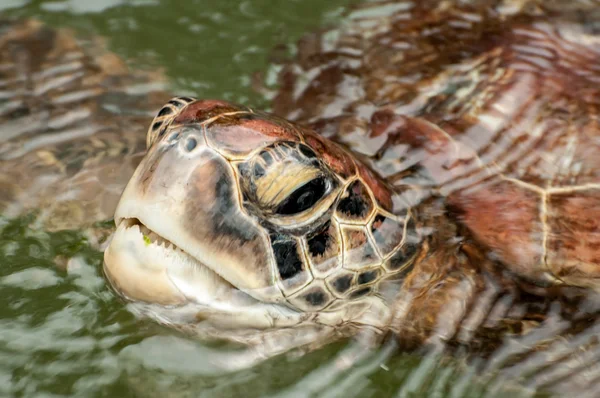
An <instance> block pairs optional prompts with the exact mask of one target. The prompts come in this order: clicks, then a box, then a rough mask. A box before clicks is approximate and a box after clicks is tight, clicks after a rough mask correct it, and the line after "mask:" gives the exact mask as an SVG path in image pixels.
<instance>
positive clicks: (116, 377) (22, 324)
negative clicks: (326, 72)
mask: <svg viewBox="0 0 600 398" xmlns="http://www.w3.org/2000/svg"><path fill="white" fill-rule="evenodd" d="M349 2H350V0H327V1H323V0H286V1H285V2H283V1H280V2H274V1H272V0H252V1H250V0H246V1H240V0H220V1H216V0H185V1H184V0H178V1H175V0H173V1H168V0H67V1H39V0H35V1H27V0H1V1H0V13H3V14H9V15H14V16H21V17H37V18H39V19H41V20H43V21H44V22H46V23H48V24H50V25H53V26H68V27H72V28H74V29H75V31H77V34H81V35H101V36H103V37H105V38H106V39H107V42H108V45H109V48H110V49H111V50H113V51H115V52H116V53H118V54H119V55H121V56H122V57H123V58H125V59H126V60H127V61H128V62H129V63H130V64H131V65H133V66H135V67H139V68H144V69H156V68H161V69H163V70H164V71H165V72H166V74H167V76H168V77H169V78H170V81H171V84H172V89H173V91H174V92H178V93H193V94H195V95H197V96H199V97H218V98H225V99H229V100H234V101H237V102H241V103H252V104H254V105H257V104H263V105H264V104H267V101H266V100H265V99H264V98H263V97H262V96H261V95H260V94H258V93H256V92H255V91H254V90H253V89H252V79H253V74H254V73H256V72H262V73H263V74H264V75H265V76H266V77H269V76H272V75H273V70H271V69H270V68H269V57H271V56H275V55H277V54H281V53H286V52H288V51H289V50H290V48H291V47H290V45H291V44H292V43H294V42H295V41H296V40H297V39H298V38H299V37H300V36H301V34H302V33H304V32H308V31H310V30H312V29H315V28H316V27H318V26H322V25H324V24H329V23H335V22H336V21H337V20H338V19H339V18H340V15H341V14H342V12H343V10H344V7H345V6H346V5H347V4H348V3H349ZM274 49H276V50H275V51H274ZM271 80H272V79H271ZM30 221H31V220H30V219H28V218H27V217H25V218H21V219H18V220H6V219H1V218H0V228H1V230H0V397H5V396H6V397H12V396H17V397H67V396H76V397H130V396H140V397H262V396H286V397H297V396H330V397H337V396H345V397H377V396H384V397H385V396H392V395H394V396H396V395H397V396H402V397H410V396H421V395H422V393H423V391H425V390H426V391H428V393H429V395H430V396H477V395H479V394H481V391H480V387H481V386H480V385H477V384H474V383H471V382H470V380H471V379H470V377H469V374H468V373H461V372H455V371H454V370H453V369H454V368H451V367H445V366H443V365H440V364H439V363H437V362H435V361H429V362H428V361H426V360H425V361H423V360H419V359H417V358H416V357H411V356H402V355H396V356H394V357H393V358H391V359H386V358H387V357H386V351H385V350H381V351H379V352H375V353H373V354H372V356H370V357H368V358H365V359H363V360H361V361H360V362H359V363H358V364H357V365H356V366H354V367H352V368H350V369H346V370H343V369H340V366H339V362H337V361H336V360H335V358H336V356H337V355H339V354H340V353H341V352H342V351H344V350H346V349H347V348H348V345H347V344H346V343H344V342H342V343H339V344H335V345H331V346H329V347H326V348H325V349H322V350H319V351H316V352H313V353H311V354H308V355H305V356H301V357H297V356H291V355H283V356H280V357H278V358H274V359H272V360H269V361H266V362H264V363H262V364H260V365H258V366H254V367H251V368H249V369H247V370H243V371H238V372H234V373H223V372H220V371H219V369H216V368H215V367H213V366H212V365H211V364H212V363H213V361H212V360H213V359H214V358H215V357H218V356H219V355H220V354H221V352H222V350H223V347H214V346H207V345H203V344H202V343H201V342H197V341H192V340H189V339H186V338H185V337H183V336H182V335H180V334H178V333H177V332H176V331H173V330H169V329H166V328H162V327H160V326H158V325H156V324H155V323H153V322H150V321H144V320H140V319H137V318H135V317H134V316H133V315H132V314H131V313H130V312H129V311H128V310H127V308H126V306H125V305H124V304H123V302H121V301H120V300H118V299H116V298H115V297H114V296H113V294H112V293H111V292H110V291H109V290H108V289H107V287H106V285H105V282H104V279H103V278H102V274H101V271H100V269H101V262H102V254H101V253H98V252H95V251H93V250H91V249H90V248H89V246H88V245H87V242H86V240H85V238H84V237H83V235H82V234H81V233H79V232H76V231H67V232H55V233H48V232H46V231H43V230H39V229H35V228H33V227H31V225H30ZM68 258H70V260H69V261H67V260H66V259H68ZM56 262H58V263H59V264H62V267H58V268H57V267H56V265H55V263H56ZM454 380H455V381H454ZM448 381H451V382H450V383H448ZM449 385H450V386H452V388H450V387H448V386H449ZM423 386H426V387H423ZM423 388H425V390H422V389H423ZM512 396H514V394H513V395H512Z"/></svg>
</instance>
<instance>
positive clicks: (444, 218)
mask: <svg viewBox="0 0 600 398" xmlns="http://www.w3.org/2000/svg"><path fill="white" fill-rule="evenodd" d="M594 5H595V4H594V2H593V1H578V2H566V1H565V2H560V1H547V2H541V1H539V2H538V1H534V0H531V1H528V0H505V1H500V0H481V1H433V0H424V1H418V2H417V1H402V2H394V1H380V2H368V3H366V4H364V5H361V6H358V7H356V8H355V9H354V11H353V12H352V13H351V15H350V16H349V17H348V18H347V23H345V25H344V26H343V27H342V28H340V29H335V30H326V31H323V32H319V33H315V34H312V35H308V36H306V37H305V38H304V39H303V40H302V41H301V42H300V43H299V48H298V54H297V56H296V58H295V59H294V60H293V61H291V62H288V63H286V64H284V65H283V67H282V70H281V73H280V75H279V76H280V88H279V89H278V91H277V95H276V97H275V99H274V101H273V113H274V114H270V113H264V112H260V111H258V110H254V109H251V108H248V107H246V106H240V105H234V104H230V103H227V102H224V101H220V100H197V99H195V98H191V97H176V98H173V99H172V100H170V101H168V102H167V103H166V104H165V105H164V106H163V107H162V108H161V109H160V110H159V111H158V114H157V115H156V117H155V119H154V120H153V121H152V122H151V123H150V128H149V130H148V133H147V135H146V137H144V134H143V133H142V131H141V127H140V126H141V124H142V123H147V120H148V119H150V118H151V116H148V114H149V109H153V108H156V109H158V108H160V105H158V104H159V103H160V104H161V105H162V104H163V103H164V102H166V101H167V98H165V95H166V94H165V93H164V92H163V90H162V89H161V86H160V84H159V85H158V87H157V86H155V85H153V84H150V85H149V84H148V83H152V82H155V81H157V80H159V81H160V78H157V77H156V75H152V74H147V73H141V72H131V71H127V70H126V69H125V68H124V65H122V64H121V63H120V62H117V61H118V60H117V59H115V58H114V57H110V56H109V57H108V58H104V56H103V57H94V48H95V47H94V46H84V47H81V46H80V45H78V44H76V43H75V41H74V40H73V39H72V38H70V36H68V35H60V34H57V35H55V34H50V33H51V32H54V31H52V30H46V28H44V27H42V26H40V25H39V24H37V23H34V22H26V23H18V22H15V21H6V22H5V21H3V22H2V23H0V28H2V30H1V31H0V60H1V61H2V63H1V64H0V73H1V75H0V77H2V80H0V83H2V89H3V90H5V91H3V92H6V95H4V96H2V97H1V98H0V100H1V101H2V102H0V106H1V107H0V118H1V121H2V123H3V126H4V130H3V134H4V135H3V137H2V138H3V141H2V147H0V157H1V160H2V171H3V173H2V175H0V184H2V189H1V190H0V195H1V196H0V199H1V200H2V205H3V212H4V214H7V215H11V216H12V215H17V214H19V213H21V212H23V211H26V210H29V209H32V208H33V209H34V208H41V209H42V212H41V213H42V216H43V217H42V218H43V219H44V220H45V221H46V222H48V223H49V225H50V227H51V228H64V227H65V226H66V227H72V226H77V225H80V224H81V223H82V220H86V221H90V222H91V221H96V220H100V219H104V218H107V214H109V213H110V212H111V211H112V210H114V209H113V208H114V206H116V203H115V202H116V201H115V196H117V195H118V194H119V193H120V192H121V189H122V186H123V184H124V181H125V180H127V179H129V177H130V176H131V173H132V172H133V168H134V167H136V166H137V163H138V162H139V160H140V158H141V156H142V150H143V148H142V144H141V143H142V142H143V141H144V138H146V139H145V141H146V144H147V146H148V152H147V154H146V155H145V157H144V158H143V160H142V161H141V164H140V165H139V166H138V167H137V170H136V171H135V173H134V174H133V177H132V178H131V181H130V182H129V184H128V186H127V188H126V189H125V191H124V192H123V195H122V197H121V200H120V203H119V205H118V208H117V210H116V217H115V221H116V224H117V229H116V232H115V234H114V236H113V237H112V240H111V242H110V245H109V246H108V248H107V250H106V252H105V270H106V275H107V279H108V280H109V282H110V283H111V284H112V285H113V287H114V288H115V290H116V291H117V292H118V293H120V294H122V295H123V296H124V297H126V298H128V299H130V300H132V301H133V304H132V306H131V308H132V309H134V310H138V311H141V312H143V313H145V314H147V315H149V316H152V317H154V318H156V319H157V320H158V321H159V322H162V323H166V324H171V325H175V326H177V327H179V328H182V329H186V330H189V331H192V332H195V333H199V334H202V335H204V336H209V337H217V338H225V339H230V340H234V341H237V342H241V343H244V344H248V345H253V346H254V347H257V352H259V356H262V357H268V356H271V355H274V354H277V353H280V352H284V351H286V350H289V349H291V348H294V347H308V348H312V347H317V346H320V345H322V344H325V343H327V342H329V341H332V340H334V339H337V338H340V337H343V336H351V335H357V334H360V335H361V336H366V337H368V338H369V340H368V342H374V341H377V340H380V339H383V338H386V337H392V338H393V340H395V341H397V342H398V343H400V344H401V345H402V346H404V347H406V348H413V347H421V346H423V345H425V344H432V345H434V346H448V345H451V346H459V347H461V348H462V347H466V348H469V349H472V350H479V351H494V350H495V349H496V348H498V347H500V348H501V350H498V351H494V352H495V353H496V354H498V355H497V356H496V357H494V358H495V361H490V363H492V364H498V363H501V364H503V365H504V364H506V363H508V362H510V361H509V360H508V358H512V357H511V356H513V355H516V356H519V358H520V359H522V357H523V356H525V354H527V355H531V357H530V358H532V360H531V361H529V362H528V361H526V360H523V361H520V363H522V364H523V365H524V366H525V369H527V370H529V371H530V373H535V372H533V371H531V370H532V369H537V368H535V367H534V366H538V365H539V366H540V367H542V365H541V364H543V366H546V365H547V364H548V363H551V362H552V361H554V362H556V359H557V358H558V359H561V360H566V359H565V358H568V356H569V355H573V357H572V358H575V360H578V359H579V357H578V356H577V355H579V354H582V355H585V353H584V352H583V351H584V350H581V347H588V346H591V345H594V344H596V342H595V338H596V336H597V333H598V330H599V328H598V326H597V325H596V321H597V320H598V318H599V317H598V300H597V291H598V279H597V276H598V275H597V272H598V271H597V270H598V266H599V265H600V259H599V257H598V253H599V252H598V250H599V249H598V231H599V226H598V219H599V215H600V214H599V213H600V176H599V171H598V170H599V167H598V166H599V164H598V163H599V162H600V156H599V155H600V132H599V131H600V130H599V128H598V106H600V105H599V103H598V101H599V100H598V98H599V97H600V96H599V91H600V90H599V89H598V83H599V82H600V68H599V67H598V62H597V61H598V59H599V58H600V40H599V37H598V35H597V31H598V26H599V25H598V21H599V20H600V18H598V17H597V16H596V15H595V8H594ZM82 48H85V51H84V50H83V49H82ZM40 49H42V50H43V51H40ZM102 54H105V53H102ZM103 59H106V60H108V61H110V62H102V60H103ZM159 83H160V82H159ZM6 87H8V88H6ZM15 87H16V88H15ZM75 104H76V105H75ZM154 112H156V111H154ZM153 114H154V113H153ZM276 115H278V116H276ZM7 125H8V126H9V127H10V128H6V126H7ZM90 126H92V127H93V128H91V127H90ZM32 127H33V128H32ZM6 131H8V132H9V134H8V135H6ZM49 171H50V172H49ZM48 174H50V178H48ZM25 177H27V178H25ZM40 186H41V187H42V190H41V191H34V189H37V188H39V187H40ZM91 188H94V189H95V190H92V189H91ZM81 199H83V200H81ZM573 335H574V336H576V337H577V338H576V339H572V338H571V336H573ZM521 336H523V337H524V340H518V338H519V337H521ZM509 337H511V338H512V337H514V338H516V339H517V341H518V342H519V343H520V344H516V345H511V344H503V341H504V339H507V338H509ZM372 338H375V340H373V339H372ZM511 341H514V340H511ZM448 343H450V344H448ZM555 343H557V344H558V343H560V344H562V343H564V345H554V344H555ZM538 350H542V351H543V350H545V351H543V352H548V353H550V354H552V355H554V356H551V357H550V359H551V360H548V361H543V360H539V357H536V356H535V354H537V351H538ZM592 353H595V352H592ZM569 358H570V357H569ZM586 358H587V360H588V361H589V360H590V359H589V358H588V357H586ZM593 358H594V357H592V359H593ZM552 359H553V360H552ZM536 360H537V361H536ZM583 363H584V366H587V365H586V362H583ZM534 364H535V365H534ZM527 366H529V367H527ZM516 369H517V370H522V369H523V367H519V368H516ZM569 369H570V370H571V371H572V372H573V373H570V375H573V374H575V373H576V375H577V376H582V377H583V376H587V375H589V373H585V372H583V371H577V370H578V369H579V368H577V366H573V367H570V368H569ZM517 370H514V369H513V373H517ZM586 371H591V372H592V377H588V378H586V379H585V380H584V381H585V382H586V383H587V384H585V383H583V382H582V383H581V384H580V385H578V384H577V382H579V381H580V379H576V378H575V377H573V379H572V380H571V381H573V383H572V384H570V387H572V388H571V390H573V389H574V387H578V386H579V387H581V386H583V385H584V384H585V385H588V386H589V385H590V383H592V384H593V383H594V382H595V380H597V379H595V378H594V377H596V378H597V377H598V374H600V371H599V370H598V367H597V366H596V367H595V368H594V367H591V366H590V367H589V369H588V368H586ZM594 372H595V373H594ZM518 373H519V374H521V373H523V374H524V373H526V372H518ZM509 375H510V374H509ZM542 381H543V380H542ZM540 383H541V382H540ZM596 383H597V382H596Z"/></svg>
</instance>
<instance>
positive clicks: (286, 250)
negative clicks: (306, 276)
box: [271, 234, 303, 280]
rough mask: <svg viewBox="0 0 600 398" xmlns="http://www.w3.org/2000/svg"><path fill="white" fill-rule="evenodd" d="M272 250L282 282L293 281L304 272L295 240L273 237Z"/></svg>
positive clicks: (279, 236)
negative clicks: (292, 279)
mask: <svg viewBox="0 0 600 398" xmlns="http://www.w3.org/2000/svg"><path fill="white" fill-rule="evenodd" d="M271 248H272V249H273V255H274V256H275V262H276V264H277V270H278V271H279V276H280V277H281V279H282V280H286V279H291V278H293V277H294V276H296V275H297V274H298V273H300V272H302V269H303V262H302V256H301V254H300V252H299V248H298V243H297V242H296V240H295V239H293V238H292V237H290V236H288V237H285V236H281V235H278V234H274V235H271Z"/></svg>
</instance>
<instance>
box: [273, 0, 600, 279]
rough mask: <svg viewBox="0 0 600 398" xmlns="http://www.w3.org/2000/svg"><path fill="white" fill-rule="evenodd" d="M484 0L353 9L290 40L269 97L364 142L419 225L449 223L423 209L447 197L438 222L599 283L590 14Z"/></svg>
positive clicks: (510, 261) (520, 269)
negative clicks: (333, 30)
mask: <svg viewBox="0 0 600 398" xmlns="http://www.w3.org/2000/svg"><path fill="white" fill-rule="evenodd" d="M483 3H486V2H471V3H470V4H465V5H462V6H460V7H456V6H452V7H447V4H446V5H444V4H445V3H444V4H442V3H438V4H437V6H436V5H435V4H433V3H432V2H419V3H417V2H411V3H409V4H405V6H402V7H401V6H400V5H399V4H398V5H397V6H398V7H396V8H395V9H394V12H392V13H389V7H390V6H389V5H387V6H386V5H385V4H382V5H381V6H380V9H381V10H383V9H387V10H388V11H387V16H382V15H383V13H382V14H381V15H378V17H377V21H378V23H377V24H372V23H368V22H369V21H371V22H372V21H373V19H371V18H372V17H371V14H372V13H373V9H372V8H369V13H362V12H361V9H360V8H359V9H358V10H357V11H356V12H355V14H354V16H353V18H354V19H355V22H356V23H354V24H353V25H352V29H349V30H346V31H344V30H342V31H341V32H337V33H338V34H337V37H338V39H337V41H336V42H334V43H331V41H330V37H331V36H332V35H330V34H329V35H322V36H321V35H314V36H312V37H310V38H309V39H307V41H310V42H311V43H310V44H311V45H304V46H302V45H301V46H300V48H301V51H304V53H301V55H300V56H299V57H298V61H297V63H296V64H294V65H292V66H287V67H286V68H284V71H283V72H282V75H281V77H282V78H281V83H282V84H283V86H284V89H283V90H282V91H281V92H280V93H279V96H278V98H277V99H276V101H275V110H276V112H278V113H280V114H282V115H285V116H287V117H289V118H292V119H294V120H297V121H300V122H303V123H309V124H311V125H312V126H313V127H315V128H316V129H318V130H319V131H321V132H322V133H323V134H324V135H326V136H328V137H329V138H332V139H334V140H337V141H341V142H343V143H344V144H346V145H347V146H349V147H351V148H352V149H353V150H354V151H355V152H358V153H362V154H364V155H366V156H368V157H369V159H370V165H371V166H372V167H373V168H374V169H375V170H376V171H377V172H378V173H379V174H380V175H382V176H383V177H384V178H385V179H386V180H387V182H389V183H390V185H393V186H394V187H396V189H397V194H396V195H395V198H394V202H395V203H396V205H397V207H398V206H400V207H403V206H407V205H408V206H417V207H420V211H418V213H420V214H421V222H422V223H423V224H429V225H428V229H427V230H423V231H422V232H423V233H424V234H428V233H431V231H440V230H444V229H447V227H446V226H445V225H440V224H438V223H437V221H435V220H433V218H432V217H429V215H428V214H429V212H428V208H427V206H429V205H430V201H429V199H428V198H432V197H438V198H443V201H444V202H445V208H446V211H447V214H448V217H447V218H445V219H444V222H447V221H450V222H454V223H455V224H456V225H457V226H458V228H459V230H460V237H459V238H460V239H470V240H473V241H474V242H476V243H477V245H479V247H480V248H481V249H482V251H484V252H485V253H487V254H488V257H490V258H492V259H493V260H495V261H496V263H498V264H501V265H502V267H504V268H505V269H508V270H510V271H511V272H512V273H513V274H514V275H517V276H519V277H522V278H524V279H526V280H527V281H530V282H533V283H535V284H537V285H541V286H548V285H574V286H585V287H593V288H596V289H598V288H599V287H600V283H599V282H598V277H600V234H599V233H598V231H600V127H599V124H598V114H599V107H600V88H599V87H600V86H599V82H600V67H599V66H598V65H600V62H599V61H600V36H599V35H597V32H596V31H595V30H594V29H593V26H594V25H593V24H592V23H591V22H590V21H591V20H593V18H590V15H591V14H586V13H585V12H582V10H583V9H584V5H583V2H582V3H578V2H576V3H577V4H575V5H573V8H566V9H564V10H562V12H560V13H558V12H557V10H558V8H557V7H556V4H555V3H554V2H551V3H547V4H546V3H541V2H535V1H530V2H521V3H520V5H515V4H512V3H511V4H512V8H511V7H508V4H507V3H508V2H496V3H497V4H495V5H492V6H490V5H489V4H487V3H486V4H483ZM577 5H578V6H579V8H578V7H576V6H577ZM369 7H371V5H370V6H369ZM386 7H387V8H386ZM572 10H575V11H577V12H571V11H572ZM584 15H587V16H584ZM351 18H352V16H351ZM588 18H589V19H588ZM407 21H414V22H407ZM359 37H360V38H361V39H357V38H359ZM305 44H307V43H305ZM325 48H328V49H334V50H331V51H325V50H323V49H325ZM315 49H316V50H315ZM325 54H326V55H327V57H328V62H327V63H326V64H324V63H317V62H314V60H316V59H319V56H320V57H323V56H325ZM300 75H301V76H312V80H311V81H309V82H308V83H306V82H304V81H300V80H299V79H297V76H300ZM298 93H300V94H298ZM348 93H354V94H355V95H349V94H348ZM332 110H335V112H332ZM407 200H408V204H407ZM396 210H397V209H396ZM428 218H429V220H428ZM434 250H435V249H434Z"/></svg>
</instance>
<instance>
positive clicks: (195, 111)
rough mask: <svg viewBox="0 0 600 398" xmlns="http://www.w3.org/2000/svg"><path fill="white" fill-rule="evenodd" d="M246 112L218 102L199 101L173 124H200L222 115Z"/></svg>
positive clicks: (242, 107) (189, 106)
mask: <svg viewBox="0 0 600 398" xmlns="http://www.w3.org/2000/svg"><path fill="white" fill-rule="evenodd" d="M241 111H248V108H246V107H244V106H241V105H235V104H231V103H229V102H226V101H220V100H199V101H195V102H193V103H191V104H190V105H188V106H187V107H186V108H185V109H184V110H183V111H181V113H179V115H177V117H175V119H174V121H173V123H174V124H190V123H202V122H204V121H206V120H208V119H210V118H213V117H215V116H219V115H222V114H224V113H231V112H241Z"/></svg>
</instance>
